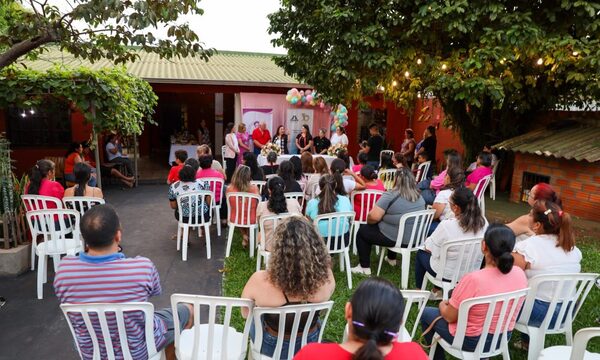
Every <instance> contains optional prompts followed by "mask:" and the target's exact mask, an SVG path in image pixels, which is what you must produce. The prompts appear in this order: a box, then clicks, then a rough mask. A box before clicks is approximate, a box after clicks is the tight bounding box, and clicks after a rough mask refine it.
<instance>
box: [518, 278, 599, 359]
mask: <svg viewBox="0 0 600 360" xmlns="http://www.w3.org/2000/svg"><path fill="white" fill-rule="evenodd" d="M597 277H598V274H580V273H575V274H548V275H537V276H534V277H532V278H531V279H529V287H530V288H531V290H530V291H529V293H528V294H527V300H526V301H525V304H524V305H523V311H522V312H521V315H520V316H519V319H518V321H517V324H516V325H515V329H516V330H519V331H520V332H521V333H525V334H528V335H529V339H530V340H529V350H528V355H527V359H529V360H533V359H537V358H538V356H539V354H540V352H541V351H542V349H543V348H544V342H545V337H546V334H550V335H553V334H565V338H566V342H567V345H571V344H572V343H573V321H574V320H575V317H576V316H577V313H578V312H579V310H580V309H581V306H582V305H583V303H584V302H585V298H586V297H587V296H588V294H589V292H590V290H591V289H592V287H593V286H594V282H595V281H596V278H597ZM540 288H545V289H548V288H551V289H552V292H553V296H552V299H551V301H549V303H550V304H549V306H548V312H547V313H546V316H545V317H544V321H542V324H541V325H540V326H539V327H534V326H530V325H528V323H529V318H530V316H531V311H532V309H533V304H534V302H535V299H536V295H537V292H538V290H539V289H540ZM558 304H562V305H561V306H560V310H556V308H557V305H558ZM555 312H556V313H557V316H556V321H555V322H554V324H552V323H551V319H552V317H553V315H554V313H555Z"/></svg>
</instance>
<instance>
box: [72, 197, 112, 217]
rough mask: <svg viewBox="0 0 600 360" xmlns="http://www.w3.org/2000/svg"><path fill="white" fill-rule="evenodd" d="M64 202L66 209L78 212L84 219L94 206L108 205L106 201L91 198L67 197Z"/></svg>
mask: <svg viewBox="0 0 600 360" xmlns="http://www.w3.org/2000/svg"><path fill="white" fill-rule="evenodd" d="M62 202H63V204H65V209H72V210H77V211H79V214H81V216H82V217H83V214H85V212H86V211H88V210H89V209H91V208H92V206H95V205H101V204H105V203H106V202H105V201H104V199H100V198H97V197H91V196H67V197H64V198H63V199H62Z"/></svg>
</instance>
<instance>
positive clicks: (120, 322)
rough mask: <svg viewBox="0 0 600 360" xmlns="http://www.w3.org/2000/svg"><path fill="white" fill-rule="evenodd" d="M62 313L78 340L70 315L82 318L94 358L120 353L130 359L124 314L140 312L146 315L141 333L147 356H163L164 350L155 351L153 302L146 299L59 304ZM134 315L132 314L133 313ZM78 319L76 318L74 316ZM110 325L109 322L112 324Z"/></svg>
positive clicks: (126, 359) (162, 357) (106, 357)
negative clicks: (124, 301) (143, 337)
mask: <svg viewBox="0 0 600 360" xmlns="http://www.w3.org/2000/svg"><path fill="white" fill-rule="evenodd" d="M60 308H61V310H62V311H63V314H64V315H65V317H66V318H67V323H69V329H71V335H73V339H74V340H75V343H76V344H77V335H76V331H75V328H74V327H73V323H72V319H73V318H75V319H77V318H79V319H82V320H83V322H84V324H85V328H86V329H87V332H88V333H89V336H90V340H91V342H92V345H93V351H94V353H93V354H94V355H93V358H94V359H101V358H102V359H109V360H114V359H116V358H118V357H119V356H120V355H122V358H123V359H125V360H132V359H133V357H132V356H131V351H130V348H129V343H128V340H127V329H126V326H127V325H126V320H125V316H126V313H128V312H135V313H140V312H141V313H143V314H144V318H145V327H144V335H145V340H146V349H147V353H148V359H149V360H159V359H164V350H162V351H160V352H159V351H157V350H156V344H155V340H154V305H152V304H151V303H148V302H131V303H110V304H108V303H106V304H104V303H95V304H62V305H60ZM132 315H133V314H132ZM75 319H73V320H75ZM75 321H77V320H75ZM115 323H116V327H115V326H114V325H113V326H112V328H111V326H110V325H109V324H115ZM98 339H102V340H103V343H104V350H105V353H104V354H102V353H101V349H100V345H99V341H98ZM115 347H117V348H118V349H120V351H119V352H118V353H117V352H115V350H114V349H115ZM77 350H78V351H79V356H80V357H81V358H82V359H83V355H82V354H81V349H80V344H77Z"/></svg>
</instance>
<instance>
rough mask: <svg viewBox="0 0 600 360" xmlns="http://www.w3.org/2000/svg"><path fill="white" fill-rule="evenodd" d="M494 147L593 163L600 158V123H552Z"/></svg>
mask: <svg viewBox="0 0 600 360" xmlns="http://www.w3.org/2000/svg"><path fill="white" fill-rule="evenodd" d="M494 148H496V149H501V150H510V151H514V152H520V153H526V154H535V155H541V156H553V157H555V158H564V159H568V160H570V159H574V160H577V161H582V160H586V161H589V162H591V163H593V162H596V161H600V127H598V126H587V125H583V124H577V123H575V124H571V125H570V126H566V127H562V128H553V127H552V126H550V127H548V128H542V129H538V130H534V131H531V132H528V133H526V134H523V135H520V136H517V137H514V138H512V139H508V140H505V141H503V142H501V143H499V144H496V145H494Z"/></svg>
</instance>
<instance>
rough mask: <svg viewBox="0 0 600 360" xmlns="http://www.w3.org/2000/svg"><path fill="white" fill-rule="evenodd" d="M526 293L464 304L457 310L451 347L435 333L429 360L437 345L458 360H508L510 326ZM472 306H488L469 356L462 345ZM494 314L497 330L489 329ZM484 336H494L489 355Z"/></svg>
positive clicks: (488, 297)
mask: <svg viewBox="0 0 600 360" xmlns="http://www.w3.org/2000/svg"><path fill="white" fill-rule="evenodd" d="M527 290H528V289H523V290H517V291H512V292H508V293H501V294H496V295H489V296H481V297H476V298H472V299H468V300H464V301H463V302H462V303H461V304H460V306H459V307H458V321H457V323H456V334H455V335H454V340H453V341H452V344H450V343H448V342H447V341H446V340H444V339H443V338H442V337H441V336H440V335H438V334H437V333H435V334H434V335H433V342H432V346H431V349H430V350H429V358H430V359H433V354H435V350H436V348H437V346H438V345H440V346H441V347H442V348H443V349H444V350H445V351H446V352H447V353H449V354H450V355H452V356H453V357H455V358H459V359H483V358H491V357H493V356H497V355H500V354H502V358H503V359H505V360H508V359H510V355H509V352H508V332H509V331H511V330H512V329H510V323H511V322H512V321H511V320H512V319H514V318H515V317H516V316H517V315H518V313H519V309H520V308H521V304H522V300H523V299H525V297H526V296H527ZM474 306H478V307H484V306H487V312H486V316H485V321H484V323H483V327H482V332H481V334H482V336H480V337H479V341H478V342H477V346H476V347H475V350H474V351H472V352H470V351H465V350H462V345H463V342H464V340H465V336H466V335H465V333H466V330H467V319H468V318H469V311H470V310H471V309H472V308H473V307H474ZM494 313H498V321H497V323H496V327H495V328H494V329H492V328H491V324H492V317H493V315H494ZM487 334H493V336H492V342H491V345H490V348H489V349H488V351H484V350H485V348H484V347H485V343H486V340H487Z"/></svg>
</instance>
